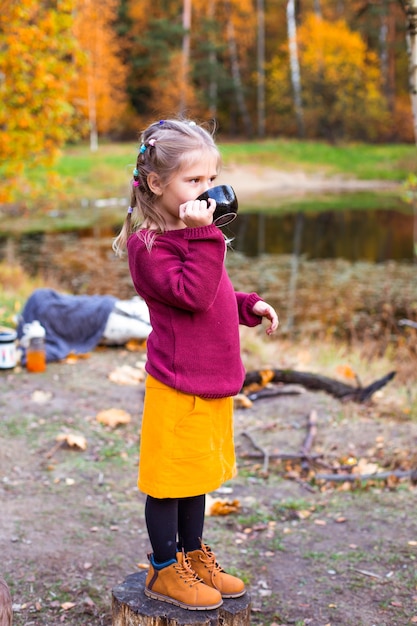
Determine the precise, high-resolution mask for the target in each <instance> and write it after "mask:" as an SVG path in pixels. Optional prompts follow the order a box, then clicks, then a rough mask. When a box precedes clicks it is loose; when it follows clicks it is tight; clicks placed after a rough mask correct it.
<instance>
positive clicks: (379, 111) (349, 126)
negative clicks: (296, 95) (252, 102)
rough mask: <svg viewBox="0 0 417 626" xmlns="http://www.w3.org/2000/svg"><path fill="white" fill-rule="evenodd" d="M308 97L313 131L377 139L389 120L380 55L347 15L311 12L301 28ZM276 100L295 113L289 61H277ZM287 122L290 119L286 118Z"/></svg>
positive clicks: (306, 112) (301, 55)
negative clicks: (331, 17) (325, 15)
mask: <svg viewBox="0 0 417 626" xmlns="http://www.w3.org/2000/svg"><path fill="white" fill-rule="evenodd" d="M297 43H298V51H299V60H300V71H301V83H302V102H303V111H304V117H305V126H306V132H307V134H308V135H309V136H317V135H318V134H319V135H320V134H323V133H324V134H327V135H328V136H329V137H343V136H350V137H360V138H361V139H365V138H368V139H373V138H374V137H375V136H376V135H377V133H378V131H379V130H380V129H381V128H382V127H383V125H384V124H385V123H386V121H387V108H386V103H385V101H384V97H383V94H382V90H381V72H380V68H379V65H378V58H377V56H376V55H375V53H373V52H372V51H370V50H368V49H367V46H366V44H365V42H364V41H363V39H362V38H361V36H360V34H359V33H357V32H353V31H351V30H350V29H349V27H348V25H347V24H346V22H345V21H344V20H337V21H333V22H329V21H327V20H325V19H322V18H319V17H317V16H316V15H315V14H309V15H308V16H307V17H306V19H305V20H304V22H303V23H302V25H301V26H300V28H299V29H298V33H297ZM271 79H272V80H271V84H272V85H273V88H272V89H271V102H272V104H273V105H274V106H275V107H276V108H277V110H278V111H281V112H282V113H285V112H291V115H293V112H292V107H293V98H292V92H291V87H290V77H289V74H288V64H287V63H284V64H283V63H282V59H281V57H276V58H275V60H274V61H273V63H272V64H271ZM283 123H285V121H284V122H283Z"/></svg>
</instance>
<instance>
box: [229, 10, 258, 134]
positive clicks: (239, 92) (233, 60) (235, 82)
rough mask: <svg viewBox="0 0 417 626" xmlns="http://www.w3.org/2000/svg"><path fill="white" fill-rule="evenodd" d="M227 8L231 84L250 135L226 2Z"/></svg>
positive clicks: (251, 132) (232, 27)
mask: <svg viewBox="0 0 417 626" xmlns="http://www.w3.org/2000/svg"><path fill="white" fill-rule="evenodd" d="M227 7H228V9H229V20H228V24H227V39H228V44H229V54H230V63H231V67H232V78H233V85H234V88H235V93H236V100H237V106H238V109H239V113H240V115H241V116H242V120H243V124H244V127H245V132H246V135H247V136H249V137H251V136H252V135H253V130H252V122H251V119H250V116H249V113H248V110H247V107H246V102H245V96H244V94H243V85H242V79H241V76H240V66H239V58H238V55H237V46H236V37H235V27H234V26H233V21H232V16H231V15H230V11H231V7H230V4H229V3H227Z"/></svg>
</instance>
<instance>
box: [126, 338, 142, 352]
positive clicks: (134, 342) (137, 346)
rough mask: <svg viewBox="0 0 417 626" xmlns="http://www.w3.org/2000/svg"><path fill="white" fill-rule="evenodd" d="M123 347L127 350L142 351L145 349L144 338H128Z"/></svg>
mask: <svg viewBox="0 0 417 626" xmlns="http://www.w3.org/2000/svg"><path fill="white" fill-rule="evenodd" d="M125 348H126V350H128V351H129V352H143V351H144V350H146V339H129V341H128V342H127V343H126V344H125Z"/></svg>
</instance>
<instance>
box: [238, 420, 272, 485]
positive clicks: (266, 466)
mask: <svg viewBox="0 0 417 626" xmlns="http://www.w3.org/2000/svg"><path fill="white" fill-rule="evenodd" d="M242 435H243V437H247V438H248V439H249V441H250V442H251V444H252V445H253V447H254V448H255V449H256V450H259V451H260V452H261V454H262V456H263V459H264V464H263V467H262V473H263V474H264V475H265V476H267V475H268V471H269V454H268V451H267V450H265V448H261V446H259V445H258V444H257V443H256V441H255V440H254V439H253V437H252V435H250V434H249V433H248V432H247V431H245V430H244V431H243V432H242Z"/></svg>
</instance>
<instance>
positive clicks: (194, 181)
mask: <svg viewBox="0 0 417 626" xmlns="http://www.w3.org/2000/svg"><path fill="white" fill-rule="evenodd" d="M191 182H192V183H199V182H200V179H199V178H192V179H191Z"/></svg>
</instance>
